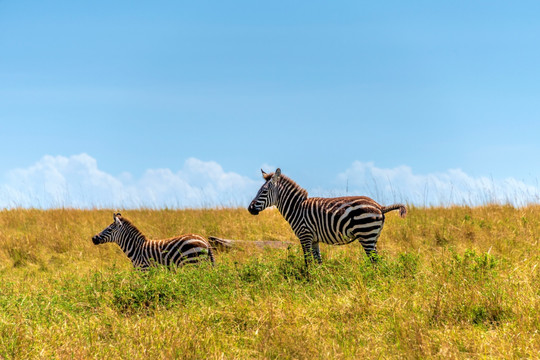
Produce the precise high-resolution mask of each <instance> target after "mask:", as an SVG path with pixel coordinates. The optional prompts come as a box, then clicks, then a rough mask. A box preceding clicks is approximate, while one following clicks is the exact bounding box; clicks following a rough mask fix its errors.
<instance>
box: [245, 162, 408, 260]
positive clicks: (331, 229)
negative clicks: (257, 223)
mask: <svg viewBox="0 0 540 360" xmlns="http://www.w3.org/2000/svg"><path fill="white" fill-rule="evenodd" d="M261 171H262V170H261ZM262 173H263V178H264V179H265V180H266V182H265V183H264V185H263V186H262V187H261V188H260V190H259V192H258V193H257V196H255V198H254V199H253V201H252V202H251V204H250V205H249V207H248V210H249V212H250V213H251V214H253V215H257V214H258V213H259V212H261V211H262V210H264V209H266V208H267V207H269V206H274V205H275V206H276V207H277V208H278V210H279V211H280V212H281V214H282V215H283V217H284V218H285V219H286V220H287V221H288V222H289V224H290V225H291V227H292V229H293V231H294V233H295V234H296V236H298V238H299V239H300V243H301V245H302V249H303V251H304V257H305V260H306V264H307V263H309V262H310V261H311V256H313V257H314V258H315V260H317V262H319V263H321V262H322V259H321V253H320V250H319V243H321V242H322V243H325V244H332V245H343V244H348V243H350V242H352V241H355V240H358V241H359V242H360V244H362V247H363V248H364V250H365V252H366V254H367V255H368V256H369V257H370V258H371V259H376V257H375V255H376V254H377V241H378V239H379V236H380V234H381V230H382V228H383V225H384V219H385V217H384V214H385V213H387V212H388V211H392V210H399V214H400V216H401V217H405V215H406V213H407V209H406V208H405V206H404V205H402V204H395V205H391V206H381V205H379V204H378V203H377V202H375V201H374V200H373V199H371V198H369V197H366V196H347V197H338V198H308V193H307V191H306V190H305V189H303V188H301V187H300V186H298V184H296V183H295V182H294V181H293V180H291V179H289V178H288V177H286V176H285V175H281V170H280V169H277V170H276V172H275V173H272V174H266V173H265V172H264V171H263V172H262Z"/></svg>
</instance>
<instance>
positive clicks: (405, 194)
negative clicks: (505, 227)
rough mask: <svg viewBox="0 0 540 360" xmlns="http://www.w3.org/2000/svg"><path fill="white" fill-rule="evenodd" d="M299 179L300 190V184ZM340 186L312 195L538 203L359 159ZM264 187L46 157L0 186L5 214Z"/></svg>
mask: <svg viewBox="0 0 540 360" xmlns="http://www.w3.org/2000/svg"><path fill="white" fill-rule="evenodd" d="M269 168H273V167H270V166H269ZM268 170H269V169H268ZM295 180H298V181H299V183H300V185H301V181H300V179H295ZM336 181H337V184H338V186H337V187H333V189H331V188H329V189H324V188H319V189H317V190H313V189H310V190H311V193H310V195H321V196H340V195H345V194H348V195H353V194H354V195H367V196H370V197H373V198H374V199H376V200H377V201H379V202H380V203H382V204H390V203H395V202H407V203H413V204H416V205H420V206H421V205H451V204H459V205H461V204H466V205H481V204H486V203H510V204H513V205H517V206H520V205H525V204H527V203H531V202H539V201H540V188H539V187H538V185H536V186H534V185H528V184H525V183H524V182H523V181H519V180H516V179H513V178H509V179H504V180H493V179H490V178H487V177H477V178H475V177H471V176H469V175H467V174H466V173H465V172H463V171H462V170H459V169H451V170H447V171H445V172H442V173H434V174H424V175H422V174H415V173H414V172H413V171H412V169H411V168H410V167H408V166H400V167H396V168H393V169H382V168H378V167H376V166H375V165H374V164H373V163H363V162H359V161H356V162H354V163H353V164H352V165H351V166H350V167H349V168H348V169H346V170H345V171H344V172H343V173H340V174H338V175H337V177H336ZM261 184H262V179H261V178H260V174H259V173H258V172H257V173H256V175H253V177H246V176H242V175H240V174H237V173H234V172H227V171H225V170H224V169H223V168H222V167H221V165H219V164H218V163H216V162H213V161H201V160H198V159H195V158H190V159H187V160H186V161H185V163H184V165H183V167H182V168H181V169H180V170H178V171H173V170H171V169H148V170H146V171H145V172H144V173H143V175H141V176H140V177H139V178H136V177H134V176H133V175H132V174H130V173H122V174H120V175H118V176H114V175H111V174H108V173H106V172H104V171H102V170H100V169H99V168H98V164H97V161H96V160H95V159H94V158H92V157H91V156H89V155H87V154H80V155H74V156H70V157H64V156H44V157H43V158H42V159H40V160H39V161H38V162H37V163H35V164H34V165H32V166H30V167H28V168H25V169H15V170H11V171H9V172H8V173H6V174H4V177H3V179H2V180H1V181H0V208H13V207H27V208H28V207H36V208H55V207H74V208H93V207H97V208H113V209H121V208H138V207H150V208H163V207H169V208H186V207H215V206H241V207H244V206H247V205H248V204H249V201H250V200H251V199H252V198H253V196H255V194H256V193H257V190H258V189H259V186H260V185H261ZM336 188H338V189H339V190H336Z"/></svg>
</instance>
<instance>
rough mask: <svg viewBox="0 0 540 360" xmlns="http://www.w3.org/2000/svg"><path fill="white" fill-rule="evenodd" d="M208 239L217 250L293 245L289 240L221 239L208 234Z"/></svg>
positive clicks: (273, 247) (281, 247)
mask: <svg viewBox="0 0 540 360" xmlns="http://www.w3.org/2000/svg"><path fill="white" fill-rule="evenodd" d="M208 240H209V241H210V245H211V246H212V247H213V248H214V249H216V250H219V251H228V250H231V249H234V248H240V247H249V246H255V247H258V248H261V249H264V248H272V249H285V248H287V247H289V246H290V245H294V243H291V242H283V241H270V240H231V239H221V238H218V237H215V236H209V237H208Z"/></svg>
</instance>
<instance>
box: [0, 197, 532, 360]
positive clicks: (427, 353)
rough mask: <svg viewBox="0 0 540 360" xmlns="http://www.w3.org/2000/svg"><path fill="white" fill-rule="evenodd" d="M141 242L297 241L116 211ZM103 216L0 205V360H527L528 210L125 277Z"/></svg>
mask: <svg viewBox="0 0 540 360" xmlns="http://www.w3.org/2000/svg"><path fill="white" fill-rule="evenodd" d="M123 215H125V216H127V217H128V218H130V219H131V220H132V221H133V222H134V223H135V224H136V225H137V226H138V227H139V228H140V229H141V230H142V231H143V232H145V233H146V234H147V235H148V236H149V237H151V238H163V237H169V236H172V235H175V234H181V233H186V232H195V233H200V234H201V235H204V236H210V235H214V236H220V237H223V238H230V239H245V240H275V241H290V242H295V243H296V244H297V243H298V242H297V240H296V239H295V237H294V235H293V233H292V232H291V230H290V228H289V226H288V224H287V223H286V222H285V221H284V220H283V218H282V217H281V215H279V213H278V212H277V211H273V210H266V211H264V212H263V213H261V214H260V215H259V216H256V217H255V216H251V215H249V214H248V212H247V211H246V210H244V209H207V210H184V211H176V210H129V211H128V210H126V211H123ZM111 221H112V211H102V210H93V211H83V210H70V209H62V210H48V211H40V210H24V209H18V210H6V211H1V212H0V358H8V359H11V358H14V359H27V358H60V359H61V358H97V359H102V358H129V359H143V358H144V359H149V358H150V359H151V358H194V359H202V358H205V359H222V358H223V359H253V358H264V359H266V358H268V359H289V358H290V359H293V358H294V359H305V358H309V359H353V358H354V359H359V358H366V359H370V358H383V359H386V358H441V359H442V358H444V359H448V358H450V359H451V358H538V356H539V355H538V354H539V353H540V330H539V329H540V276H539V266H538V265H539V263H540V251H539V239H540V207H527V208H513V207H509V206H484V207H478V208H468V207H452V208H431V209H424V208H410V209H409V215H408V217H407V218H406V219H400V218H399V217H398V216H396V214H389V216H388V217H387V223H386V225H385V229H384V230H383V233H382V236H381V239H380V241H379V249H380V251H381V254H382V259H381V261H379V263H378V264H377V265H372V264H371V263H370V262H369V261H367V260H366V259H365V256H364V254H363V251H362V249H361V247H360V246H359V244H353V245H348V246H343V247H329V246H324V245H322V246H321V251H322V253H323V260H324V264H323V265H322V266H313V267H311V268H310V270H309V271H306V270H305V268H304V266H303V258H302V254H301V250H300V246H299V245H296V246H293V247H290V248H289V249H259V248H257V247H251V246H244V247H243V248H239V249H237V250H233V251H230V252H226V253H218V254H217V256H216V257H217V263H216V266H215V267H214V268H211V267H210V266H202V267H189V268H188V267H186V268H182V269H175V270H174V271H168V270H166V269H156V270H153V271H150V272H149V273H141V272H137V271H133V269H132V267H131V264H130V262H129V260H128V259H127V258H126V257H125V255H124V254H123V253H122V252H121V251H120V249H119V248H118V247H117V246H116V245H113V244H105V245H101V246H94V245H93V244H92V242H91V240H90V239H91V236H92V235H94V234H96V233H97V232H99V231H101V230H102V229H103V228H105V227H106V226H107V225H108V224H109V223H110V222H111Z"/></svg>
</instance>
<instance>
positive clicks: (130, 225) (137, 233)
mask: <svg viewBox="0 0 540 360" xmlns="http://www.w3.org/2000/svg"><path fill="white" fill-rule="evenodd" d="M120 220H121V221H122V226H125V227H126V228H127V231H128V232H129V233H130V234H131V235H135V236H138V237H142V238H144V239H145V240H146V235H144V234H143V233H142V231H141V230H139V229H138V228H137V227H136V226H135V225H133V223H132V222H131V220H129V219H126V218H125V217H123V216H120Z"/></svg>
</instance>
